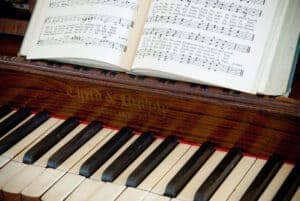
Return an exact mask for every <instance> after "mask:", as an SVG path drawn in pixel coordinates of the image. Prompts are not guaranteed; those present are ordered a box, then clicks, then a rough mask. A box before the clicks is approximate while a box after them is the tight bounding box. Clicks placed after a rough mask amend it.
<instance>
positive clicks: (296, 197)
mask: <svg viewBox="0 0 300 201" xmlns="http://www.w3.org/2000/svg"><path fill="white" fill-rule="evenodd" d="M299 200H300V187H299V188H298V190H297V191H296V193H295V195H294V196H293V198H292V200H291V201H299Z"/></svg>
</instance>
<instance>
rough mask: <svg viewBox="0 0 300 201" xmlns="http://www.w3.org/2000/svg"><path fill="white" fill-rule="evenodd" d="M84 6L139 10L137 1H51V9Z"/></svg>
mask: <svg viewBox="0 0 300 201" xmlns="http://www.w3.org/2000/svg"><path fill="white" fill-rule="evenodd" d="M83 5H93V6H94V5H101V6H115V7H121V8H129V9H131V10H135V9H137V7H138V5H137V1H135V0H132V1H128V0H50V2H49V7H50V8H66V7H73V6H83Z"/></svg>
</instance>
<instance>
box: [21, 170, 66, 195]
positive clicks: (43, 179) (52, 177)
mask: <svg viewBox="0 0 300 201" xmlns="http://www.w3.org/2000/svg"><path fill="white" fill-rule="evenodd" d="M64 174H65V172H62V171H59V170H55V169H50V168H47V169H45V170H44V171H43V173H42V174H40V175H39V176H38V177H36V178H35V179H34V180H33V181H32V183H31V184H29V185H28V186H27V187H26V188H24V189H23V191H22V193H21V194H22V200H23V201H26V200H39V199H40V197H41V196H42V195H43V194H44V193H45V192H46V191H47V190H48V189H49V188H50V187H51V186H52V185H53V184H55V182H57V181H58V180H59V179H60V178H61V177H62V176H63V175H64Z"/></svg>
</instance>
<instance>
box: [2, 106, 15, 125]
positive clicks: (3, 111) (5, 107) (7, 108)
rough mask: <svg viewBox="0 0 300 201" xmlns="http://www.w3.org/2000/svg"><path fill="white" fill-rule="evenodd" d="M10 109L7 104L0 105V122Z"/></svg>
mask: <svg viewBox="0 0 300 201" xmlns="http://www.w3.org/2000/svg"><path fill="white" fill-rule="evenodd" d="M11 111H12V108H11V107H10V106H9V105H2V106H1V107H0V122H1V120H2V119H3V118H4V117H5V116H6V115H8V114H9V113H10V112H11Z"/></svg>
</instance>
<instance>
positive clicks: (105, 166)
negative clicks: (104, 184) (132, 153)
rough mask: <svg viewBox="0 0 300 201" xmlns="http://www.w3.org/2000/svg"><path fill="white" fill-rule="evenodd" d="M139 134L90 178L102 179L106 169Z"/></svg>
mask: <svg viewBox="0 0 300 201" xmlns="http://www.w3.org/2000/svg"><path fill="white" fill-rule="evenodd" d="M138 137H139V136H138V135H133V136H132V137H131V138H130V139H129V140H128V141H127V142H126V143H125V144H124V145H123V146H122V147H121V148H120V149H119V150H118V151H117V152H116V153H115V154H114V155H113V156H112V157H110V158H109V159H108V160H107V161H106V162H105V163H104V164H103V165H102V166H101V167H100V168H99V169H98V170H97V171H96V172H95V173H94V174H93V175H92V176H91V177H90V178H91V179H95V180H101V176H102V173H103V172H104V170H105V169H106V168H107V167H108V166H109V165H110V164H111V163H112V162H113V161H114V160H115V159H116V158H118V157H119V156H120V155H121V154H122V153H123V152H124V151H125V150H126V149H127V148H128V147H129V146H130V145H131V144H132V143H133V142H134V141H135V140H136V139H137V138H138Z"/></svg>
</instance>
